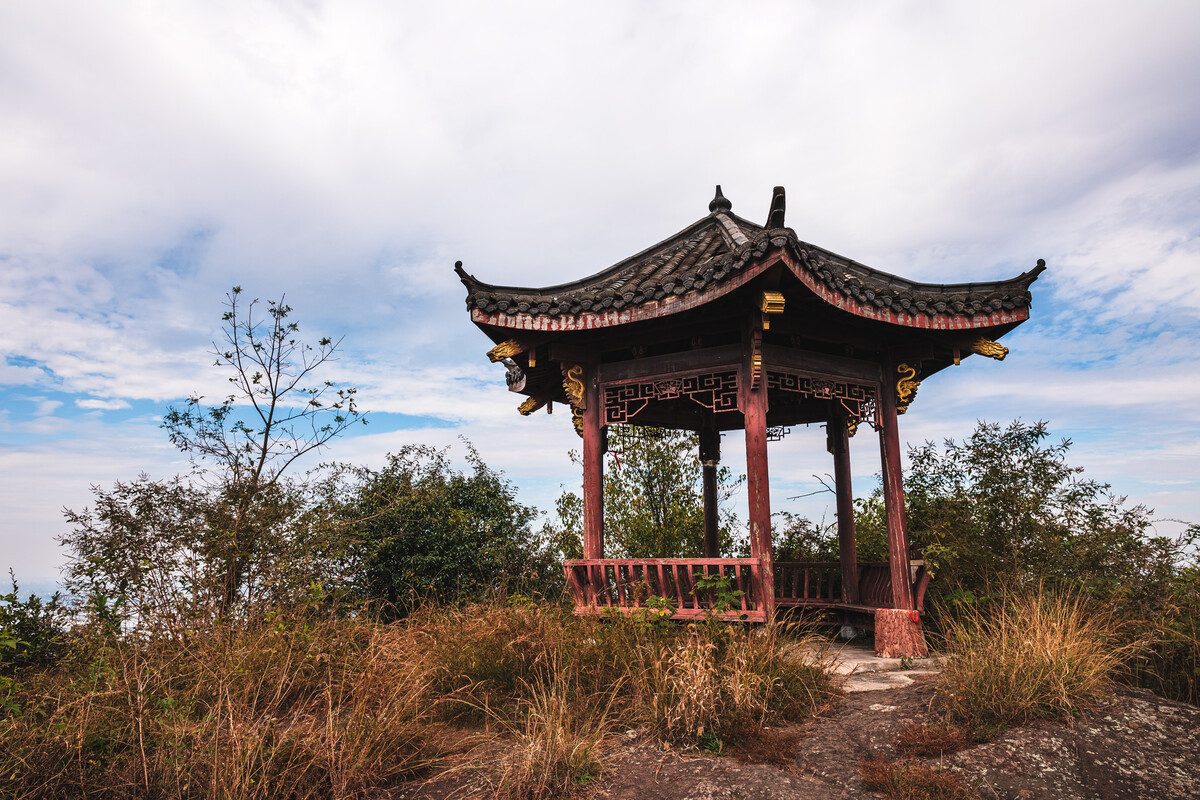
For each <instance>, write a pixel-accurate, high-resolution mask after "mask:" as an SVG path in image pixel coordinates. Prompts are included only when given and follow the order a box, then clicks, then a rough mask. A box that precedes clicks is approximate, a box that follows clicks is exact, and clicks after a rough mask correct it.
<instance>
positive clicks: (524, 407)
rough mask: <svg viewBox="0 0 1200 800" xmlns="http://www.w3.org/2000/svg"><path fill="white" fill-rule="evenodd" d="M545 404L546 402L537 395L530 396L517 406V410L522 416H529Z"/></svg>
mask: <svg viewBox="0 0 1200 800" xmlns="http://www.w3.org/2000/svg"><path fill="white" fill-rule="evenodd" d="M543 405H545V404H544V403H543V402H542V401H541V400H538V399H537V398H536V397H530V398H528V399H526V400H525V402H523V403H521V405H519V406H517V411H519V412H520V414H521V416H522V417H528V416H529V415H530V414H532V413H533V412H535V411H537V410H538V409H539V408H541V407H542V406H543Z"/></svg>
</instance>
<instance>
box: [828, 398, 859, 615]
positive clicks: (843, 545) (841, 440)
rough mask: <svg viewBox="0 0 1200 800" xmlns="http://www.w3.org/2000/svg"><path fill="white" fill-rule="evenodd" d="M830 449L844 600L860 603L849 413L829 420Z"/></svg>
mask: <svg viewBox="0 0 1200 800" xmlns="http://www.w3.org/2000/svg"><path fill="white" fill-rule="evenodd" d="M827 430H828V437H827V440H828V443H829V452H830V453H831V454H832V455H833V481H834V485H835V487H836V490H837V523H838V555H839V557H840V561H841V564H842V600H844V601H845V602H847V603H857V602H858V600H859V593H858V551H857V543H856V542H855V540H854V488H853V487H852V486H851V483H850V435H849V433H848V432H847V431H846V416H845V415H844V414H837V415H835V416H834V417H833V419H831V420H829V427H828V429H827Z"/></svg>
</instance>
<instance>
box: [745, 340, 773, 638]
mask: <svg viewBox="0 0 1200 800" xmlns="http://www.w3.org/2000/svg"><path fill="white" fill-rule="evenodd" d="M760 324H761V323H760ZM743 343H744V345H745V350H746V358H745V359H744V361H743V362H742V372H741V374H740V375H739V376H738V399H739V405H740V406H741V411H742V416H743V417H744V419H745V429H746V494H747V495H748V496H749V500H750V556H751V557H752V558H757V559H758V560H759V564H760V567H759V569H760V573H761V583H760V585H759V597H760V598H761V603H762V609H763V611H764V612H765V613H766V616H767V621H770V620H771V619H772V618H773V616H774V614H775V556H774V553H773V552H772V551H771V492H770V485H769V475H768V471H767V377H766V374H765V373H764V372H763V369H762V361H761V352H762V329H761V327H755V326H751V327H750V328H749V329H748V330H747V335H746V337H745V339H744V342H743ZM756 357H757V360H756ZM756 384H757V385H756Z"/></svg>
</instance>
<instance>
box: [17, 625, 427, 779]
mask: <svg viewBox="0 0 1200 800" xmlns="http://www.w3.org/2000/svg"><path fill="white" fill-rule="evenodd" d="M405 640H406V636H405V633H404V631H402V630H400V629H398V628H388V627H384V626H377V625H373V624H370V623H367V622H364V621H362V620H346V619H343V620H335V619H330V620H315V621H314V620H312V619H308V618H305V617H303V616H297V617H291V618H284V617H276V618H275V619H273V620H269V621H267V620H264V621H260V622H258V623H256V624H254V625H249V626H246V627H243V628H229V627H218V628H216V629H213V630H210V631H207V632H205V633H201V634H193V635H190V636H187V637H186V638H182V639H168V640H137V639H124V640H121V639H116V640H112V639H104V638H99V639H97V640H95V641H90V642H86V641H85V642H77V643H76V645H75V647H76V649H75V651H74V653H73V656H72V658H71V660H70V661H68V662H67V663H64V664H63V665H61V667H60V668H59V669H58V670H57V671H55V672H53V673H46V674H42V675H37V676H31V677H30V678H28V679H27V682H26V683H25V684H24V685H23V686H21V687H18V691H17V692H15V693H14V695H13V696H12V697H11V698H10V700H11V703H12V705H11V706H10V708H9V709H8V713H6V714H5V715H4V716H3V718H2V719H0V743H2V744H3V746H2V747H0V795H3V796H13V797H18V798H20V797H28V798H35V797H36V798H54V797H80V796H93V795H94V796H108V797H146V796H153V797H168V798H170V797H201V796H203V797H213V798H258V797H263V798H266V797H290V798H305V797H331V796H332V797H346V796H350V795H352V794H354V793H355V792H357V791H358V790H360V789H362V788H363V787H366V786H373V785H379V784H380V783H386V782H388V781H395V780H397V779H399V778H401V777H403V776H405V775H408V774H411V773H413V772H414V771H416V770H419V769H421V768H423V767H424V766H427V765H428V764H429V763H431V762H432V761H433V760H434V759H435V757H436V756H437V754H438V745H437V742H436V741H435V740H434V738H433V737H432V736H431V729H430V727H429V725H428V722H429V718H430V715H431V713H432V712H431V707H430V705H429V703H428V700H429V692H428V688H429V684H430V678H429V675H428V672H427V671H425V670H423V669H421V668H420V666H419V665H416V668H415V669H414V664H413V663H412V661H411V659H410V658H409V657H408V652H407V649H406V647H405Z"/></svg>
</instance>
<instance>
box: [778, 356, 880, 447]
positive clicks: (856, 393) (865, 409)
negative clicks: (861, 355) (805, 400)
mask: <svg viewBox="0 0 1200 800" xmlns="http://www.w3.org/2000/svg"><path fill="white" fill-rule="evenodd" d="M767 389H768V391H778V392H795V393H796V394H799V395H800V396H801V397H812V398H818V399H828V400H837V401H838V402H839V403H841V404H842V408H844V409H846V413H847V415H848V416H849V419H850V420H851V421H853V422H854V427H857V426H858V423H859V422H866V423H867V424H868V425H870V426H871V427H873V428H876V429H878V420H877V419H876V414H877V411H876V400H877V398H878V393H877V390H876V388H875V386H873V385H871V384H866V383H855V382H854V381H849V380H843V379H838V378H828V377H821V376H817V375H804V374H801V373H796V372H776V371H774V370H770V371H768V372H767ZM852 435H853V434H852Z"/></svg>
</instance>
